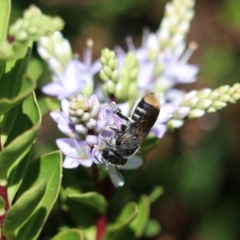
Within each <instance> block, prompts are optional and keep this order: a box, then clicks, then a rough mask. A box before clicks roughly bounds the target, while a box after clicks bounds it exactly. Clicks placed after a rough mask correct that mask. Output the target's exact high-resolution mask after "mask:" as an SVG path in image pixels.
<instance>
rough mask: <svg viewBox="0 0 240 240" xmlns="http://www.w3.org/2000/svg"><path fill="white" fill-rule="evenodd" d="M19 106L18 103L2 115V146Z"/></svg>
mask: <svg viewBox="0 0 240 240" xmlns="http://www.w3.org/2000/svg"><path fill="white" fill-rule="evenodd" d="M19 106H20V105H17V106H15V107H13V108H12V109H10V110H9V111H7V112H6V113H5V114H4V115H3V118H2V125H1V136H0V137H1V143H2V146H4V145H5V142H6V141H7V138H8V136H9V134H10V131H11V130H12V128H13V125H14V123H15V120H16V117H17V113H18V108H19Z"/></svg>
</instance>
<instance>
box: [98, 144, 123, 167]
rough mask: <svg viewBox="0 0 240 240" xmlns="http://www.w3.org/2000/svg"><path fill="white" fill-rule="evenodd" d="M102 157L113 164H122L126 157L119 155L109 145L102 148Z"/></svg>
mask: <svg viewBox="0 0 240 240" xmlns="http://www.w3.org/2000/svg"><path fill="white" fill-rule="evenodd" d="M102 157H103V158H104V159H105V160H106V161H108V162H110V163H112V164H113V165H124V164H125V163H126V162H127V158H124V157H121V156H119V155H118V154H117V153H115V152H114V151H113V150H112V149H111V148H110V147H105V148H104V149H103V150H102Z"/></svg>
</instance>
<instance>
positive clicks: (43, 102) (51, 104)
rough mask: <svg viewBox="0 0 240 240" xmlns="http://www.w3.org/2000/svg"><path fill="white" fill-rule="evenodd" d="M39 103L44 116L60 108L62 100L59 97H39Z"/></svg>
mask: <svg viewBox="0 0 240 240" xmlns="http://www.w3.org/2000/svg"><path fill="white" fill-rule="evenodd" d="M38 104H39V107H40V109H41V113H42V115H43V116H44V115H45V114H46V113H48V112H49V111H52V110H57V109H59V108H60V102H59V100H58V99H55V98H50V97H41V98H39V99H38Z"/></svg>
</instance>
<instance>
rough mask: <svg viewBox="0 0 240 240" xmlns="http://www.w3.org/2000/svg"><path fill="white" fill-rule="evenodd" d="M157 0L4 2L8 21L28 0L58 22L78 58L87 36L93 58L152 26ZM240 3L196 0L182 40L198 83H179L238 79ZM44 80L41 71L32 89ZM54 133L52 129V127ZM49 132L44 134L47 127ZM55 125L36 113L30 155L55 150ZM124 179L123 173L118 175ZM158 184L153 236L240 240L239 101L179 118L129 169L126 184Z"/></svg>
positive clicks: (160, 4)
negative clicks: (189, 44) (190, 46)
mask: <svg viewBox="0 0 240 240" xmlns="http://www.w3.org/2000/svg"><path fill="white" fill-rule="evenodd" d="M166 2H167V1H165V0H121V1H120V0H68V1H66V0H31V1H29V0H21V1H17V0H14V1H12V5H13V8H12V16H11V21H14V20H15V19H17V18H18V17H20V16H21V15H22V11H23V10H24V9H25V8H27V7H28V6H29V5H30V4H35V5H37V6H38V7H40V8H41V10H42V11H43V12H44V13H45V14H48V15H59V16H61V17H62V18H63V19H64V21H65V22H66V26H65V29H64V30H63V34H64V36H65V37H66V38H68V39H69V41H70V42H71V44H72V47H73V50H74V52H76V53H79V54H80V56H81V55H82V53H83V50H84V48H85V43H86V40H87V39H88V38H92V39H93V40H94V43H95V44H94V50H93V57H94V58H95V59H96V58H98V57H99V56H100V52H101V50H102V49H103V48H104V47H108V48H113V47H114V46H115V45H116V44H119V45H121V46H122V47H123V48H124V49H126V45H125V38H126V36H127V35H129V34H131V35H132V36H133V38H134V42H135V44H136V45H137V46H139V45H140V43H141V37H142V29H143V28H144V27H146V26H148V27H149V28H150V29H151V31H156V30H157V28H158V27H159V23H160V21H161V19H162V16H163V12H164V6H165V3H166ZM239 16H240V1H239V0H197V1H196V6H195V17H194V19H193V21H192V24H191V28H190V32H189V34H188V40H189V41H192V40H193V41H196V42H197V43H198V44H199V48H198V50H197V51H196V52H195V53H194V55H193V57H192V58H191V63H194V64H198V65H199V66H200V73H199V77H198V81H197V82H196V83H194V84H189V85H186V86H179V87H180V88H185V89H186V90H190V89H194V88H195V89H201V88H204V87H210V88H216V87H218V86H220V85H224V84H230V85H233V84H234V83H235V82H239V81H240V17H239ZM33 54H34V56H35V57H38V56H37V53H36V51H34V53H33ZM48 81H50V75H49V72H48V71H47V70H45V71H44V73H43V74H42V76H41V78H40V79H39V82H38V85H39V88H38V89H37V94H38V96H41V92H40V86H42V85H43V84H45V83H46V82H48ZM53 130H54V133H53V132H52V131H53ZM50 131H51V132H50ZM57 136H60V133H59V132H58V130H57V127H56V124H55V123H54V122H53V121H52V120H51V119H50V117H49V116H48V115H46V116H44V118H43V123H42V130H41V132H40V134H39V138H38V140H37V145H36V149H35V154H36V155H40V154H42V153H46V152H48V151H49V150H53V149H56V146H55V138H56V137H57ZM125 177H126V178H128V173H125ZM155 184H160V185H162V186H163V187H164V189H165V193H164V195H163V196H162V197H161V198H160V199H159V200H158V201H156V202H155V203H154V205H153V206H152V212H151V217H152V218H155V219H157V220H158V221H159V222H160V224H161V227H162V231H161V234H160V235H159V236H156V237H155V238H153V239H154V240H178V239H180V240H181V239H183V240H185V239H186V240H235V239H236V240H238V239H240V227H239V226H240V103H237V104H235V105H229V106H227V107H226V108H225V109H223V110H222V111H220V112H218V113H217V114H208V115H206V116H204V117H202V118H201V119H198V120H192V121H187V122H186V123H185V125H184V126H183V127H182V128H181V129H179V130H177V131H175V132H174V133H168V134H167V135H165V136H164V138H163V139H161V141H160V144H159V146H158V148H157V149H155V150H154V151H153V152H152V153H150V154H149V156H148V158H147V160H146V162H145V165H144V167H143V168H141V170H139V171H138V172H137V173H136V176H135V180H134V189H136V190H139V191H144V189H148V187H150V186H152V185H155Z"/></svg>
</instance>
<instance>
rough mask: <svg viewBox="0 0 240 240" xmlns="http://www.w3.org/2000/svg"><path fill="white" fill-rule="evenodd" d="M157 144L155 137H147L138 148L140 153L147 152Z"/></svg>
mask: <svg viewBox="0 0 240 240" xmlns="http://www.w3.org/2000/svg"><path fill="white" fill-rule="evenodd" d="M158 144H159V139H157V138H147V139H145V140H144V141H143V144H142V146H141V148H140V152H141V153H142V154H145V155H146V154H148V153H149V152H150V151H152V150H153V149H154V148H156V147H157V146H158Z"/></svg>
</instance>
